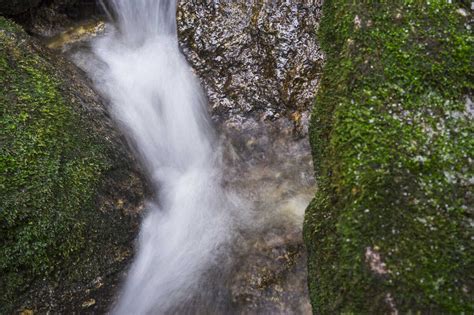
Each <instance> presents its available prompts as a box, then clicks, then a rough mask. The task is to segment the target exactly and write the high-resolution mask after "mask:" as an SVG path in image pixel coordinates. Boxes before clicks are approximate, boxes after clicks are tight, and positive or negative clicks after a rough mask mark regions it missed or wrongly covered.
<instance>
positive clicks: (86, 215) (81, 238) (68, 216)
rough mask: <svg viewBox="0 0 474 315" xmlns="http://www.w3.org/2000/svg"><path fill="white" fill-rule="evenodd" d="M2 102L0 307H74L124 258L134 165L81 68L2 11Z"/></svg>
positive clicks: (136, 203)
mask: <svg viewBox="0 0 474 315" xmlns="http://www.w3.org/2000/svg"><path fill="white" fill-rule="evenodd" d="M0 110H1V117H0V142H1V155H0V170H1V173H2V174H1V176H0V239H1V241H0V275H1V276H0V292H2V294H1V296H0V313H10V312H12V311H14V310H18V309H21V308H22V307H27V308H29V309H34V310H36V311H40V312H46V311H53V312H63V311H68V312H70V311H72V310H76V309H78V308H79V309H80V307H81V306H80V302H81V300H82V299H84V296H85V294H86V293H84V292H86V291H87V290H89V291H87V292H88V293H87V294H90V291H91V290H93V289H94V287H91V286H93V284H91V283H94V281H95V280H96V279H97V278H99V277H100V278H101V279H102V281H108V279H109V278H107V277H108V276H107V275H111V274H114V273H116V272H118V271H120V270H122V269H123V267H124V266H125V264H126V258H127V257H128V256H130V253H131V247H132V242H133V237H134V235H135V232H136V229H137V226H138V219H139V218H138V215H137V212H136V211H135V210H136V209H138V208H139V207H140V203H141V201H142V199H143V184H142V179H141V177H140V175H139V171H138V170H137V169H136V167H135V162H134V160H133V158H132V157H131V154H130V152H129V151H128V149H127V146H126V145H125V144H124V141H123V140H122V137H121V135H120V134H119V133H118V132H117V131H116V130H115V128H114V127H113V125H112V123H111V121H110V119H109V118H108V116H107V115H106V112H105V110H104V108H103V106H102V104H101V99H100V98H99V97H98V96H97V95H96V94H95V92H94V91H93V90H92V89H91V88H90V87H89V85H88V83H87V80H86V79H85V77H84V76H83V75H82V73H80V72H79V71H78V70H77V69H76V68H75V67H74V66H73V65H71V64H70V63H69V62H67V61H65V60H64V59H62V58H61V57H59V56H56V55H54V54H52V53H50V52H49V51H47V50H46V49H44V48H43V47H42V46H41V45H40V44H39V43H37V42H36V41H35V40H33V39H31V38H29V36H28V35H27V34H26V33H25V32H24V31H23V30H22V29H21V28H20V27H19V26H17V25H15V24H14V23H12V22H10V21H8V20H6V19H4V18H1V17H0ZM124 253H125V254H124ZM127 253H128V254H127ZM111 281H112V280H111ZM111 286H112V285H111V284H109V287H111ZM101 294H102V293H101ZM103 294H105V295H107V294H108V295H110V294H109V293H103ZM96 299H99V298H96ZM104 303H105V304H106V303H108V302H104ZM97 304H98V305H96V307H98V308H99V307H104V308H105V307H107V305H102V304H101V303H100V302H98V303H97Z"/></svg>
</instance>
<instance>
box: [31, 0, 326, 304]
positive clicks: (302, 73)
mask: <svg viewBox="0 0 474 315" xmlns="http://www.w3.org/2000/svg"><path fill="white" fill-rule="evenodd" d="M58 3H60V1H59V2H58V1H55V2H54V5H56V6H57V5H58ZM54 5H53V7H43V6H41V7H40V13H39V14H38V17H36V19H33V21H29V22H28V23H26V24H25V25H27V26H28V29H29V31H30V32H32V33H33V34H36V36H38V37H41V38H48V40H46V41H45V43H47V44H49V46H50V47H52V48H56V49H57V48H60V49H62V50H63V52H65V53H66V54H67V55H68V56H70V57H71V58H72V59H73V60H75V61H76V62H78V64H79V65H80V66H81V65H82V66H85V67H86V66H87V65H84V64H81V60H84V59H81V58H80V55H81V54H83V53H87V50H88V41H89V40H90V38H91V36H90V35H93V34H96V32H97V31H99V32H100V31H103V30H104V24H103V23H102V22H100V21H99V20H98V19H94V20H92V21H88V22H86V23H85V24H84V23H82V22H81V25H80V27H79V28H77V27H74V24H75V22H71V19H70V16H69V18H68V15H66V16H65V15H63V14H58V16H57V19H55V20H54V21H52V22H51V21H50V22H48V21H47V20H45V19H44V16H46V15H47V16H49V15H48V14H45V13H44V12H46V11H45V10H50V9H51V8H53V9H54ZM55 12H57V11H55ZM319 16H320V3H319V2H318V1H314V2H312V1H309V2H307V3H305V4H294V3H288V2H286V1H275V2H272V3H267V4H264V5H263V4H246V3H233V2H225V3H220V2H218V1H216V2H214V3H213V4H212V5H204V4H196V3H188V2H182V3H181V5H180V8H179V11H178V28H179V34H180V43H181V46H182V49H183V52H184V53H185V55H186V57H187V58H188V60H189V62H190V63H191V65H192V67H193V68H194V70H195V71H196V74H197V75H198V76H199V78H200V79H201V82H202V83H203V86H204V88H205V90H206V92H207V95H208V96H209V103H210V110H211V114H212V117H213V120H214V122H215V123H216V126H217V128H218V129H219V130H220V133H221V134H222V135H223V136H222V142H223V144H224V146H225V147H226V150H225V151H226V154H225V159H226V160H227V161H228V164H229V165H231V167H229V169H228V171H229V173H228V174H227V176H226V180H227V181H228V185H232V186H234V187H235V188H236V189H237V190H239V187H245V189H242V188H240V193H241V194H243V195H244V196H246V198H248V199H249V200H253V201H256V212H257V213H258V214H257V216H258V217H260V218H262V219H261V221H259V222H260V223H262V224H267V225H266V226H268V228H266V229H265V230H264V231H263V232H262V235H260V236H259V237H258V238H256V239H253V240H250V241H249V240H246V239H242V240H240V242H241V244H242V247H243V248H245V252H247V256H246V257H241V258H239V259H238V260H237V262H238V263H237V264H236V268H237V269H236V272H235V279H232V283H231V284H230V285H229V286H230V289H231V291H232V292H231V294H232V297H233V298H232V299H233V302H234V303H236V304H237V305H240V306H239V307H240V309H241V310H242V311H244V312H250V313H255V312H259V311H262V310H271V311H272V312H280V313H287V312H289V311H296V312H299V313H308V312H310V306H309V304H308V299H307V292H306V254H305V249H304V246H303V242H302V237H301V218H302V210H303V209H304V207H305V205H306V204H307V202H308V200H309V198H310V197H311V195H312V193H313V192H314V180H313V178H312V161H311V156H310V149H309V144H308V142H307V139H306V136H307V132H308V121H309V110H310V107H311V105H312V99H313V97H314V91H315V89H316V87H317V84H318V81H319V76H320V69H321V64H322V54H321V52H320V50H319V47H318V46H317V44H316V41H315V38H314V30H315V28H316V26H317V22H318V19H319ZM69 23H70V24H69ZM51 25H54V26H51ZM60 33H61V34H60ZM98 120H99V121H100V120H101V118H100V119H98ZM111 185H112V186H110V187H113V185H114V183H113V182H111ZM140 191H141V192H138V191H136V192H135V193H137V194H138V196H143V189H140ZM262 196H263V198H262ZM120 199H122V200H125V202H124V203H122V202H121V201H120ZM138 199H141V197H139V198H138ZM126 200H127V199H123V198H118V200H117V201H116V202H115V203H114V205H115V206H112V203H110V205H111V207H112V208H111V209H121V207H126V206H127V205H129V204H130V203H128V202H126ZM137 202H138V200H137ZM137 202H135V203H134V205H135V206H134V207H137V209H140V206H139V203H137ZM127 213H128V212H127ZM282 213H283V216H282V215H281V214H282ZM274 218H280V219H278V220H275V219H274ZM281 218H285V219H283V220H281ZM133 222H135V223H134V224H136V222H137V221H133ZM121 229H122V231H123V230H124V228H121ZM125 229H128V228H125ZM250 232H251V231H250ZM250 232H248V233H250ZM125 235H127V237H128V238H127V239H128V241H127V242H126V244H127V245H126V246H125V247H123V248H122V252H123V253H124V254H125V255H119V257H124V256H125V257H128V256H129V254H130V248H131V246H133V242H132V241H131V240H132V238H133V235H134V233H133V232H131V233H128V234H127V233H125ZM96 253H99V251H97V252H96ZM125 260H126V259H125ZM121 266H122V267H120V268H122V269H120V268H118V269H115V270H124V269H123V266H125V265H121ZM66 269H67V268H66ZM115 280H117V278H115ZM61 282H62V283H68V282H69V280H68V278H66V277H63V278H61ZM117 283H118V282H117V281H103V277H101V278H95V279H93V280H92V281H91V282H89V284H87V285H82V286H81V288H82V289H83V290H77V292H76V296H81V299H80V300H79V299H76V300H71V302H70V303H69V302H68V303H65V302H64V301H69V300H67V299H65V297H64V296H63V297H61V295H58V296H55V301H57V304H52V303H49V304H48V303H45V302H44V301H43V302H42V301H41V300H38V299H37V300H34V301H32V302H31V303H26V304H25V306H28V307H30V308H35V309H39V310H42V309H51V310H53V311H56V310H57V311H60V310H66V309H67V310H68V311H70V310H82V311H83V312H84V311H85V312H90V311H94V312H97V311H99V312H100V311H103V310H104V309H105V307H107V306H108V304H110V296H111V295H112V294H113V293H114V292H115V289H114V285H116V284H117ZM95 288H100V290H102V291H101V292H99V293H98V294H95V292H96V291H95V290H96V289H95ZM64 292H66V291H64ZM35 303H37V304H35ZM38 305H39V306H38ZM41 305H43V306H41ZM42 307H43V308H42Z"/></svg>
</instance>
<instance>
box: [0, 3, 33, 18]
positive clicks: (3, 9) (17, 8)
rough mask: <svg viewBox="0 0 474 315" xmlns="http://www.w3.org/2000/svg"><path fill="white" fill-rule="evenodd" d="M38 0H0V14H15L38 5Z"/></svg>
mask: <svg viewBox="0 0 474 315" xmlns="http://www.w3.org/2000/svg"><path fill="white" fill-rule="evenodd" d="M40 2H41V0H0V14H2V15H17V14H20V13H23V12H25V11H27V10H29V9H32V8H34V7H36V6H38V4H39V3H40Z"/></svg>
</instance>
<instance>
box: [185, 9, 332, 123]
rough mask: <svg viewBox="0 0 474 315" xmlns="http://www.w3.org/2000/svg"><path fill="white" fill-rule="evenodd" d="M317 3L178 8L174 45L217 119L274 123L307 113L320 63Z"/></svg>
mask: <svg viewBox="0 0 474 315" xmlns="http://www.w3.org/2000/svg"><path fill="white" fill-rule="evenodd" d="M320 6H321V4H320V1H313V0H312V1H303V2H301V1H300V2H295V1H283V0H278V1H268V2H252V1H240V2H236V1H215V2H213V3H212V4H211V5H209V4H206V3H204V2H203V3H200V2H192V1H188V2H181V3H180V6H179V9H178V32H179V37H180V42H181V44H182V48H183V51H184V54H185V55H186V57H187V58H188V60H189V62H190V63H191V65H192V67H193V69H194V70H195V71H196V73H197V74H198V76H199V77H200V78H201V80H202V83H203V85H204V87H205V89H206V92H207V95H208V96H209V102H210V105H211V108H212V114H213V118H214V119H215V120H216V121H230V120H234V121H235V120H236V119H238V117H239V116H243V115H245V117H249V116H251V115H252V116H254V117H255V118H258V119H259V118H260V117H265V118H264V119H268V120H275V119H277V118H278V117H279V116H289V115H290V114H291V113H292V112H294V111H296V110H298V111H307V110H309V108H311V104H312V102H313V98H314V93H315V90H316V86H317V84H318V82H319V74H320V71H321V64H322V58H323V56H322V53H321V51H320V49H319V47H318V44H317V42H316V40H315V38H314V30H315V28H316V26H317V23H318V21H319V17H320ZM270 113H271V114H270ZM296 125H298V123H296Z"/></svg>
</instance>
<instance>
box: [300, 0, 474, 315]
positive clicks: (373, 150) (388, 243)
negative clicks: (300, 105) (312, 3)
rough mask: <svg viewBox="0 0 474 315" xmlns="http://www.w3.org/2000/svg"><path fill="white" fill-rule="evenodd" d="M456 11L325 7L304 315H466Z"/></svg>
mask: <svg viewBox="0 0 474 315" xmlns="http://www.w3.org/2000/svg"><path fill="white" fill-rule="evenodd" d="M469 5H470V4H469V3H467V2H459V1H458V2H454V3H452V4H451V3H448V1H430V2H416V1H404V2H399V1H382V2H378V3H371V4H368V3H364V2H352V1H351V2H347V1H337V0H326V1H325V2H324V6H323V18H322V21H321V24H320V29H319V31H318V32H319V33H318V37H319V40H320V42H321V45H322V48H323V50H324V51H325V53H326V64H325V68H324V73H323V79H322V82H321V85H320V88H319V91H318V94H317V98H316V101H315V104H314V108H313V112H312V121H311V128H310V141H311V145H312V150H313V157H314V164H315V172H316V177H317V180H318V185H319V189H318V191H317V193H316V196H315V198H314V200H313V201H312V203H311V204H310V206H309V207H308V209H307V212H306V217H305V225H304V237H305V242H306V245H307V248H308V251H309V260H308V266H309V288H310V295H311V300H312V304H313V309H314V311H315V313H321V314H334V313H341V312H342V313H356V314H358V313H362V314H366V313H383V312H385V313H390V312H391V313H394V312H401V313H406V312H410V311H411V312H422V313H425V312H426V313H430V312H431V313H433V312H435V313H460V312H465V313H471V312H472V311H473V310H474V301H473V297H474V294H473V276H472V275H473V274H474V251H473V239H474V232H473V208H474V207H473V206H474V203H473V198H474V196H473V193H472V192H473V190H472V185H473V181H472V179H473V178H474V172H473V165H472V164H473V161H472V159H473V155H474V132H473V131H474V130H473V129H474V124H473V108H472V102H471V99H472V89H473V82H474V81H473V75H472V74H473V73H472V56H474V52H473V36H472V30H471V29H470V27H471V26H470V25H469V23H470V20H471V11H470V8H469Z"/></svg>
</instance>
